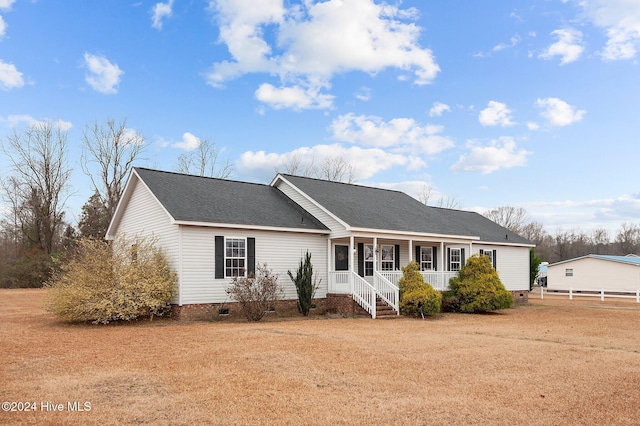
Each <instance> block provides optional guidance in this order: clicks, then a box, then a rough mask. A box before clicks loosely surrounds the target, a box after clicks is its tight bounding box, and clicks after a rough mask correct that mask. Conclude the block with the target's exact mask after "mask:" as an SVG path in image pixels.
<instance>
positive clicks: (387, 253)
mask: <svg viewBox="0 0 640 426" xmlns="http://www.w3.org/2000/svg"><path fill="white" fill-rule="evenodd" d="M394 265H395V249H394V247H393V246H382V265H381V267H382V270H383V271H393V267H394Z"/></svg>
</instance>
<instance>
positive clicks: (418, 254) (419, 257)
mask: <svg viewBox="0 0 640 426" xmlns="http://www.w3.org/2000/svg"><path fill="white" fill-rule="evenodd" d="M416 262H418V266H419V267H420V270H422V258H421V256H420V246H416Z"/></svg>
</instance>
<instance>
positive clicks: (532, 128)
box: [527, 121, 540, 130]
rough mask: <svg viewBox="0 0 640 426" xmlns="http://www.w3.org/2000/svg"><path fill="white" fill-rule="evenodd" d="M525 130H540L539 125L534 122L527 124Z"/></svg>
mask: <svg viewBox="0 0 640 426" xmlns="http://www.w3.org/2000/svg"><path fill="white" fill-rule="evenodd" d="M527 128H528V129H529V130H538V129H540V124H538V123H536V122H535V121H530V122H528V123H527Z"/></svg>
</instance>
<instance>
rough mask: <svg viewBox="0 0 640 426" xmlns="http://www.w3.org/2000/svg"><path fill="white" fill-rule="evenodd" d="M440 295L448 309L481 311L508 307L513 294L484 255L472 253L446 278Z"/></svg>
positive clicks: (471, 311) (468, 311)
mask: <svg viewBox="0 0 640 426" xmlns="http://www.w3.org/2000/svg"><path fill="white" fill-rule="evenodd" d="M449 287H450V290H449V291H447V292H446V293H445V295H444V298H443V306H444V309H445V310H447V311H453V312H465V313H480V312H490V311H496V310H498V309H506V308H509V307H511V304H512V303H513V296H512V295H511V293H510V292H509V291H507V290H506V289H505V288H504V285H503V284H502V282H501V281H500V277H499V276H498V272H497V271H496V270H495V269H494V268H493V265H492V264H491V260H490V259H489V257H487V256H479V255H473V256H471V257H470V258H469V259H468V260H467V263H466V264H465V265H464V266H463V267H462V268H461V269H460V271H458V275H456V276H455V277H453V278H452V279H451V280H450V281H449Z"/></svg>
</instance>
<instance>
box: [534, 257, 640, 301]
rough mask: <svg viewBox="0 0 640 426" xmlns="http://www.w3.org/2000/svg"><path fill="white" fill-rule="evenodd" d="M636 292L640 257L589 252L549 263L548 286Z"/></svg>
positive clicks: (639, 278) (638, 282) (563, 289)
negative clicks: (585, 254)
mask: <svg viewBox="0 0 640 426" xmlns="http://www.w3.org/2000/svg"><path fill="white" fill-rule="evenodd" d="M570 288H573V289H574V290H594V291H595V290H598V291H600V290H602V289H604V290H605V291H624V292H636V290H638V289H639V288H640V257H638V256H635V255H628V256H604V255H598V254H589V255H587V256H582V257H577V258H575V259H569V260H565V261H562V262H556V263H553V264H551V265H549V267H548V272H547V290H548V291H553V290H562V291H568V290H569V289H570Z"/></svg>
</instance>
